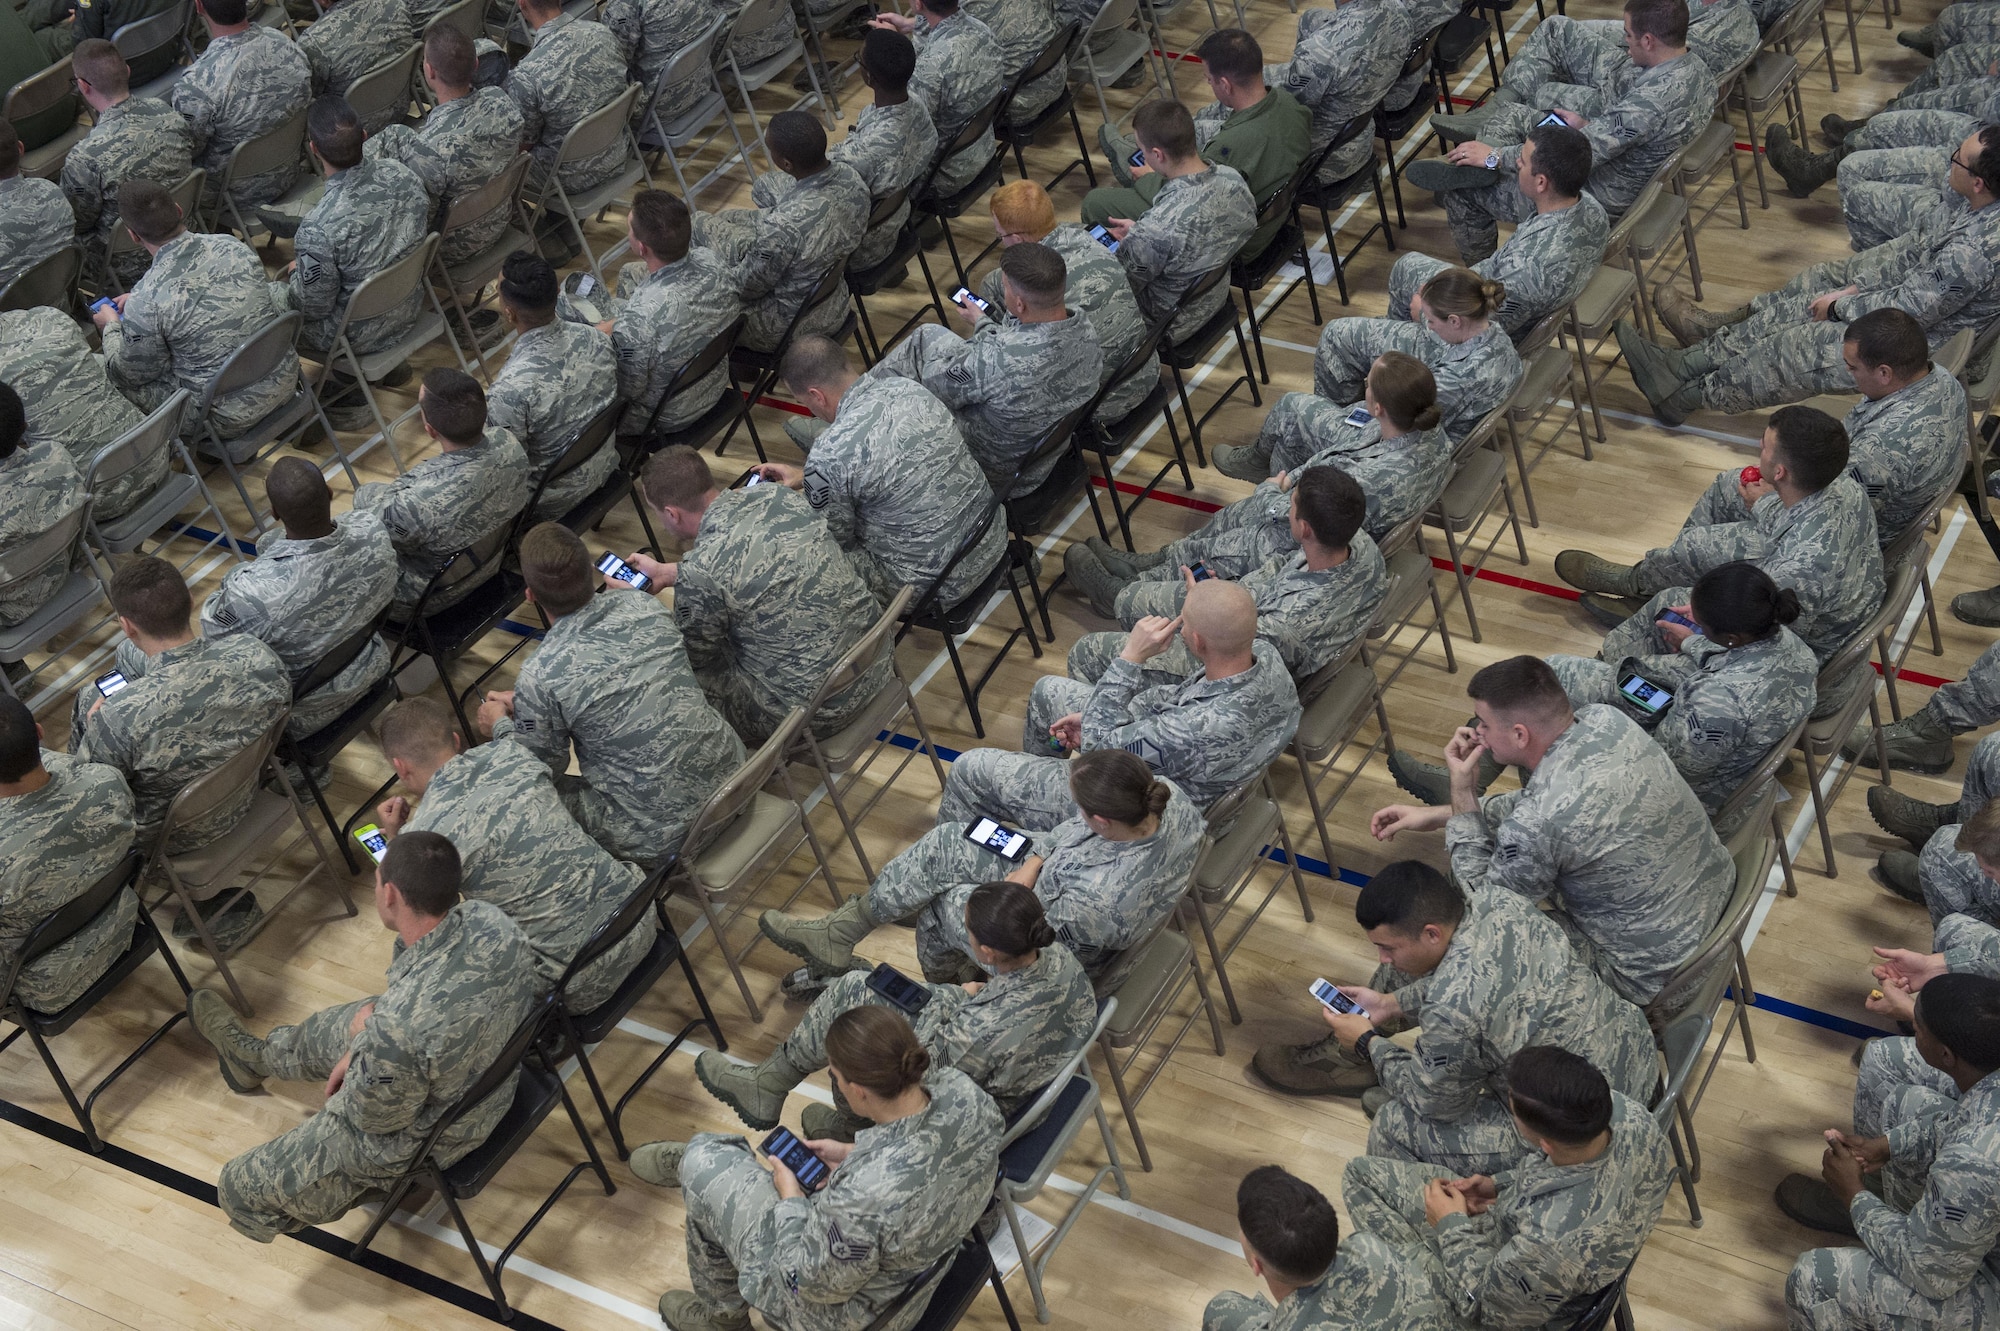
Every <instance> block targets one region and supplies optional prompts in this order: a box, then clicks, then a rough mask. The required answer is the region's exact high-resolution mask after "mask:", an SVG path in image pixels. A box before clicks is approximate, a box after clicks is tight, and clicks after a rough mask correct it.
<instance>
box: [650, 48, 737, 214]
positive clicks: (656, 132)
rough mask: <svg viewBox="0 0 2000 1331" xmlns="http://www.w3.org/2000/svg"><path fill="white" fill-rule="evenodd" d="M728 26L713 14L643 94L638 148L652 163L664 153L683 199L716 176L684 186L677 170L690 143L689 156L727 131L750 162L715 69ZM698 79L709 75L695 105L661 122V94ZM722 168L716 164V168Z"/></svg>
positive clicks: (684, 175) (694, 194)
mask: <svg viewBox="0 0 2000 1331" xmlns="http://www.w3.org/2000/svg"><path fill="white" fill-rule="evenodd" d="M731 25H732V20H731V18H730V16H729V15H727V14H723V15H719V16H717V18H716V20H715V22H713V23H711V24H709V25H708V27H707V28H706V29H705V30H704V31H703V32H702V33H701V35H700V36H698V37H696V38H695V39H694V40H693V41H692V42H690V43H688V44H687V45H686V46H684V47H682V48H681V49H680V51H678V52H677V53H676V54H675V55H674V58H673V59H672V60H669V61H668V62H667V65H666V68H665V69H662V70H661V71H660V77H659V78H658V79H656V80H654V82H653V86H652V89H651V90H650V91H649V92H648V93H647V94H646V114H645V116H644V118H643V119H642V120H641V121H640V129H639V148H640V150H641V151H642V152H647V153H652V154H655V156H654V158H653V164H654V165H656V166H657V165H658V164H659V157H660V155H664V156H665V157H666V159H667V165H668V166H671V167H672V168H673V169H674V179H675V181H677V182H678V183H679V184H680V187H681V197H682V198H684V199H688V200H690V201H692V200H693V199H694V197H695V196H696V195H697V194H699V193H700V192H701V190H702V187H703V186H705V185H706V184H707V183H708V182H709V180H711V179H713V178H714V174H713V173H711V174H710V175H709V176H705V177H703V178H702V179H701V180H699V181H697V182H696V183H695V184H694V185H692V186H690V185H689V184H688V181H687V176H686V174H685V173H683V171H682V170H681V154H682V152H683V150H685V149H686V148H687V147H688V146H689V145H690V144H692V145H693V147H694V152H693V153H689V154H688V156H689V157H693V156H695V155H696V154H699V153H700V152H701V151H702V150H703V149H705V148H707V147H708V145H709V144H711V143H713V142H714V141H715V139H716V136H717V135H719V134H721V133H722V132H723V131H724V130H727V131H728V132H729V136H730V137H731V138H732V139H734V140H735V141H736V155H737V156H738V157H740V158H741V159H742V160H743V162H744V163H745V169H746V170H747V169H748V163H749V161H750V149H749V148H747V147H745V146H744V143H743V135H742V133H741V132H739V131H738V130H737V128H736V117H735V116H734V115H732V114H730V111H729V99H728V97H727V96H725V95H724V93H723V91H722V80H721V78H720V76H718V75H717V73H716V70H715V51H716V47H717V45H718V44H720V43H722V42H725V41H727V40H729V30H730V27H731ZM696 77H700V78H705V79H707V80H708V87H709V90H708V91H707V92H705V93H703V94H702V95H701V97H700V99H699V100H697V101H696V102H695V104H694V105H693V106H690V107H689V108H688V109H687V110H685V111H683V112H681V113H680V114H679V115H677V116H675V117H674V118H673V119H672V120H671V121H665V120H662V119H661V118H660V96H661V94H662V93H664V92H665V91H666V90H667V89H668V88H672V87H675V86H676V85H678V84H681V83H685V82H688V81H689V80H691V79H693V78H696ZM711 126H713V128H711ZM704 130H706V131H707V133H706V134H704V133H703V131H704ZM696 140H699V142H696ZM726 165H727V164H726V163H725V166H726ZM722 169H723V168H721V167H718V168H717V171H720V170H722Z"/></svg>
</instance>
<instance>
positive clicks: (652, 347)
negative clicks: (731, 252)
mask: <svg viewBox="0 0 2000 1331" xmlns="http://www.w3.org/2000/svg"><path fill="white" fill-rule="evenodd" d="M634 267H636V268H637V269H638V271H639V273H641V274H643V275H644V276H643V277H642V278H641V279H640V280H639V281H638V283H637V284H636V285H634V286H631V287H630V288H629V289H628V286H627V280H626V276H625V274H629V273H631V272H632V270H633V268H634ZM619 293H620V295H621V296H623V297H624V307H623V308H622V309H620V310H619V311H618V315H617V321H616V322H615V323H614V324H613V325H612V328H611V346H612V349H613V351H614V352H615V353H616V355H617V359H618V396H619V398H620V399H621V400H623V401H625V402H627V403H629V404H630V405H628V406H627V407H626V408H625V415H624V416H623V417H622V418H621V419H620V420H619V422H618V433H620V434H641V433H644V432H645V430H646V428H647V425H648V423H649V422H654V416H653V409H654V408H655V407H657V406H659V402H660V395H661V394H662V393H664V392H666V391H667V385H668V383H670V382H671V381H672V380H673V377H674V376H675V375H676V374H678V373H680V369H681V367H682V366H683V365H686V364H687V363H688V362H689V361H691V360H693V359H694V358H695V357H696V356H698V355H700V354H701V349H702V348H703V347H705V346H707V345H708V344H709V343H710V342H711V341H712V340H714V338H715V336H716V334H718V333H720V332H721V331H722V330H723V329H724V328H726V327H728V326H729V321H730V320H732V319H734V318H735V317H736V316H737V315H739V314H741V313H742V312H743V304H742V302H741V301H739V300H738V299H737V298H736V290H735V287H734V286H733V285H732V284H731V282H730V274H729V269H728V268H727V267H726V266H725V265H724V264H723V263H722V261H721V260H719V259H718V258H716V256H715V253H714V251H712V250H708V249H704V248H702V247H701V246H698V245H697V246H693V247H691V248H690V249H689V250H688V252H687V256H686V257H685V258H682V259H680V260H678V261H676V262H674V263H670V264H667V265H666V266H665V267H663V268H660V269H659V270H658V271H656V272H652V273H646V270H645V266H644V265H643V264H641V265H627V267H626V269H625V273H623V274H620V278H619ZM728 386H729V367H728V366H727V365H726V364H724V365H718V366H716V367H715V369H714V371H713V372H712V373H710V374H709V376H708V377H707V378H706V379H703V380H702V381H701V382H700V383H698V384H692V385H690V386H688V388H687V389H686V390H685V391H684V392H682V393H681V394H680V395H679V396H677V397H676V398H675V399H674V402H673V404H672V406H670V407H667V408H664V409H662V410H661V411H660V414H659V417H658V419H657V422H655V426H654V428H656V429H658V430H662V431H665V430H675V429H679V428H681V427H682V426H685V425H688V424H691V423H692V422H693V421H695V420H697V419H699V418H700V416H701V415H702V413H703V412H705V411H707V410H708V409H709V408H710V407H713V406H714V405H715V404H716V402H717V401H718V400H720V398H721V397H722V393H723V390H724V389H726V388H727V387H728Z"/></svg>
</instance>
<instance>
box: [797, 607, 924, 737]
mask: <svg viewBox="0 0 2000 1331" xmlns="http://www.w3.org/2000/svg"><path fill="white" fill-rule="evenodd" d="M916 595H917V589H916V588H914V587H903V588H900V589H898V590H897V592H896V595H895V596H894V598H892V599H891V600H890V602H889V608H888V609H886V610H884V611H883V612H882V613H881V614H880V615H879V616H877V617H876V620H875V623H874V626H873V627H871V628H870V629H869V630H868V631H867V632H866V633H864V634H862V635H861V636H860V637H859V638H856V639H855V640H854V645H853V646H851V647H849V648H848V649H847V651H846V652H845V653H843V654H842V656H841V658H840V659H839V660H838V661H836V662H834V664H833V669H832V670H829V671H828V672H827V675H826V679H825V680H824V681H823V682H822V683H821V684H820V686H819V689H818V691H817V692H815V693H814V694H813V697H812V701H811V702H810V703H808V704H807V705H806V715H807V716H812V715H815V714H816V713H818V711H819V709H820V707H821V706H822V705H823V704H824V703H825V702H826V700H827V699H828V698H831V697H833V696H834V695H835V694H837V693H839V692H840V691H841V690H842V689H845V688H849V687H851V686H852V685H853V684H854V683H855V682H856V681H857V680H859V679H860V678H861V677H862V676H863V675H865V674H867V673H868V672H869V671H870V670H871V669H873V668H874V666H875V663H876V662H877V661H879V660H881V659H882V653H883V652H884V651H885V650H894V648H893V647H892V646H891V644H890V639H891V638H892V637H894V635H895V632H896V625H897V624H899V623H900V622H901V621H902V618H903V612H904V611H905V610H907V609H909V607H910V602H911V601H913V600H915V599H916Z"/></svg>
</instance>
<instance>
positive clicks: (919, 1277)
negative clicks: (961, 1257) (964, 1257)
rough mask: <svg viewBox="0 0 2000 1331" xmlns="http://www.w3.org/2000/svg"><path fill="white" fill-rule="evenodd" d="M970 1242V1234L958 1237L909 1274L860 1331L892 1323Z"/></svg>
mask: <svg viewBox="0 0 2000 1331" xmlns="http://www.w3.org/2000/svg"><path fill="white" fill-rule="evenodd" d="M971 1242H974V1239H973V1237H972V1236H971V1235H967V1236H966V1237H965V1238H962V1239H960V1240H959V1241H958V1242H957V1243H955V1244H953V1245H952V1246H951V1247H949V1248H946V1249H945V1250H944V1251H943V1252H941V1253H939V1254H938V1255H937V1258H936V1259H935V1260H934V1261H932V1262H930V1263H929V1264H927V1265H926V1266H925V1267H924V1269H923V1270H921V1271H919V1272H917V1273H916V1274H915V1275H913V1276H911V1277H910V1280H909V1283H908V1284H906V1285H904V1286H903V1288H902V1289H900V1290H899V1291H897V1293H896V1297H895V1298H893V1299H891V1300H889V1302H888V1304H887V1305H886V1306H885V1307H884V1308H883V1309H882V1311H881V1312H879V1313H876V1314H875V1316H874V1317H873V1318H872V1319H871V1320H870V1321H869V1323H868V1325H867V1326H865V1327H863V1328H862V1329H861V1331H883V1328H884V1327H888V1326H892V1325H894V1324H895V1322H896V1321H897V1320H898V1315H899V1314H900V1313H901V1312H902V1311H903V1309H904V1308H906V1307H907V1306H909V1302H910V1300H911V1299H914V1298H915V1297H917V1294H918V1293H919V1292H920V1291H921V1290H922V1289H923V1288H924V1287H925V1286H926V1285H928V1284H930V1283H931V1281H933V1280H936V1279H937V1278H938V1277H939V1276H941V1275H943V1274H944V1269H945V1268H946V1267H947V1266H950V1265H951V1264H952V1263H953V1262H954V1261H957V1260H958V1254H959V1253H960V1252H961V1251H963V1250H964V1248H965V1245H966V1244H968V1243H971Z"/></svg>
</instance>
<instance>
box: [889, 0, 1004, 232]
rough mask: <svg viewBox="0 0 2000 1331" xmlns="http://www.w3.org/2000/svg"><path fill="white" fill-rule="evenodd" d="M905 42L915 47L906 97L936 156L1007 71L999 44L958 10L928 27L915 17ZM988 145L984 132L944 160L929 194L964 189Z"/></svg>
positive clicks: (989, 153) (985, 158) (986, 156)
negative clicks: (924, 120) (926, 125)
mask: <svg viewBox="0 0 2000 1331" xmlns="http://www.w3.org/2000/svg"><path fill="white" fill-rule="evenodd" d="M910 40H911V41H913V42H915V43H916V45H917V71H916V73H915V74H913V75H911V76H910V96H911V97H913V98H915V99H916V100H917V101H918V102H921V103H922V104H923V107H924V110H926V111H928V112H930V117H931V125H932V126H933V127H934V128H935V129H936V130H937V142H938V150H939V151H940V152H942V151H943V150H944V149H945V148H946V147H947V146H948V145H949V144H950V143H951V141H952V140H953V139H954V138H956V137H957V136H958V135H959V134H960V133H962V132H963V131H964V129H965V127H966V126H967V125H969V124H971V123H972V118H973V117H974V116H976V115H978V114H979V112H981V111H982V110H984V109H985V108H986V104H987V103H988V102H990V101H992V100H993V99H994V98H995V97H997V96H999V95H1000V87H1001V85H1002V84H1003V83H1004V82H1006V80H1007V78H1008V76H1009V74H1010V73H1011V72H1012V71H1010V70H1009V69H1008V68H1007V58H1006V56H1005V55H1004V54H1003V53H1002V52H1001V49H1000V39H999V38H997V37H995V36H994V35H993V30H992V29H991V28H989V27H987V26H986V25H985V24H984V23H981V22H980V21H979V20H978V19H976V18H974V17H973V16H972V15H971V13H969V12H968V11H966V10H964V9H960V10H959V11H958V12H957V13H955V14H952V15H951V16H949V17H948V18H946V19H944V20H943V21H942V22H940V23H937V24H935V25H934V26H931V27H928V28H927V27H926V26H925V23H924V20H923V19H921V18H920V19H919V20H918V21H917V27H916V30H915V31H914V32H912V33H911V34H910ZM993 143H994V141H993V131H992V130H991V129H989V130H987V132H986V133H984V134H981V135H980V136H979V138H978V139H977V140H976V141H974V142H973V143H972V144H971V145H970V146H969V147H967V148H965V149H964V150H963V151H962V152H960V153H959V154H958V155H957V156H956V157H953V158H951V159H950V160H949V161H947V162H946V163H945V164H944V166H943V168H942V169H941V170H940V171H939V172H938V175H937V182H936V185H935V187H934V188H935V192H936V193H938V194H939V195H948V194H953V193H956V192H957V191H959V190H961V189H964V188H965V187H966V186H967V185H970V184H971V183H972V180H973V177H975V176H977V175H978V174H979V173H980V172H981V171H982V170H984V169H985V167H986V164H987V163H988V162H990V161H992V160H993Z"/></svg>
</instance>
